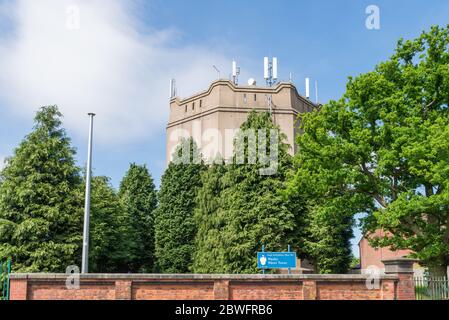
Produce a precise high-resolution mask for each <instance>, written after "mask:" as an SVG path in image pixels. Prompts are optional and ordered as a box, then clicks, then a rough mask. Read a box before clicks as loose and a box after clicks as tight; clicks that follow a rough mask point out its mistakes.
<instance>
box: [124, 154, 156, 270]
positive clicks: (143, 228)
mask: <svg viewBox="0 0 449 320" xmlns="http://www.w3.org/2000/svg"><path fill="white" fill-rule="evenodd" d="M119 195H120V199H121V201H122V204H123V207H124V208H125V210H126V212H127V215H128V216H129V218H130V219H131V221H130V222H128V223H130V230H129V231H130V232H129V233H128V238H129V239H130V241H131V243H132V245H131V248H130V249H131V252H130V255H131V261H130V269H131V271H133V272H152V271H153V267H154V211H155V209H156V206H157V193H156V187H155V186H154V182H153V178H152V177H151V175H150V173H149V171H148V169H147V167H146V166H139V165H136V164H134V163H132V164H131V165H130V168H129V170H128V172H127V173H126V175H125V177H124V178H123V180H122V182H121V184H120V191H119Z"/></svg>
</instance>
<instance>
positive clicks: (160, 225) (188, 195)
mask: <svg viewBox="0 0 449 320" xmlns="http://www.w3.org/2000/svg"><path fill="white" fill-rule="evenodd" d="M204 169H205V166H204V164H203V163H202V160H201V156H200V154H199V151H198V148H197V146H196V143H195V142H194V141H193V139H184V140H182V141H181V143H180V145H179V146H178V147H177V149H176V152H175V154H174V161H172V162H171V163H170V164H169V165H168V168H167V170H166V171H165V173H164V175H163V176H162V182H161V188H160V191H159V194H158V202H159V206H158V208H157V209H156V214H155V219H156V221H155V241H156V242H155V255H156V260H157V270H158V271H160V272H163V273H184V272H188V271H189V267H190V266H191V264H192V254H193V251H194V238H195V234H196V225H195V222H194V209H195V198H196V195H197V193H198V189H199V187H200V186H201V172H202V171H204Z"/></svg>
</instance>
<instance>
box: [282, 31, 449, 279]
mask: <svg viewBox="0 0 449 320" xmlns="http://www.w3.org/2000/svg"><path fill="white" fill-rule="evenodd" d="M448 103H449V27H445V28H442V27H432V28H431V30H430V31H428V32H423V33H422V35H421V36H420V37H419V38H417V39H415V40H409V41H403V40H400V41H399V42H398V46H397V49H396V52H395V53H394V55H393V56H392V57H391V58H390V59H389V60H388V61H386V62H384V63H381V64H380V65H378V66H377V67H376V68H375V70H374V71H372V72H369V73H366V74H362V75H360V76H358V77H356V78H350V79H349V82H348V85H347V90H346V93H345V95H344V96H343V97H342V98H341V99H340V100H338V101H331V102H330V103H329V104H327V105H325V106H323V107H322V109H321V110H320V111H319V112H314V113H312V114H307V115H304V116H303V119H302V121H303V130H304V135H302V136H300V137H299V138H298V143H299V145H300V150H301V151H300V153H299V155H298V156H297V159H296V173H295V175H294V177H293V178H292V179H291V183H290V191H291V192H292V193H293V194H294V193H297V192H299V191H298V190H300V189H301V190H305V189H306V190H310V194H309V195H310V199H311V200H310V201H308V203H309V204H310V206H312V208H313V209H314V210H316V211H317V212H319V213H320V214H319V215H318V217H320V216H321V215H322V218H320V220H321V221H327V217H328V216H331V217H334V218H335V219H337V221H338V220H340V221H342V225H344V224H346V222H345V221H346V220H347V219H349V216H352V215H354V214H356V213H366V215H367V217H366V219H364V221H363V227H364V231H365V233H366V234H367V235H370V234H373V233H374V232H375V231H376V230H377V229H382V230H384V231H385V233H384V234H385V236H384V237H374V239H373V240H372V244H373V245H375V246H382V247H384V246H391V247H392V249H411V250H413V251H414V252H415V254H414V255H413V256H415V257H417V258H419V259H421V260H422V262H423V263H424V264H426V265H428V266H429V267H430V268H431V270H433V272H434V273H442V272H443V269H445V267H446V266H447V264H448V262H449V219H448V218H449V189H448V186H449V185H448V183H449V116H448V112H449V110H448ZM338 216H341V218H340V217H338Z"/></svg>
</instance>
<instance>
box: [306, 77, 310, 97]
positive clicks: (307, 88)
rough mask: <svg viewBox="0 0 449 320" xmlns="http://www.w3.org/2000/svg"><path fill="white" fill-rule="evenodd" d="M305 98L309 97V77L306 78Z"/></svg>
mask: <svg viewBox="0 0 449 320" xmlns="http://www.w3.org/2000/svg"><path fill="white" fill-rule="evenodd" d="M306 98H307V99H309V98H310V79H309V78H306Z"/></svg>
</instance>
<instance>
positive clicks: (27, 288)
mask: <svg viewBox="0 0 449 320" xmlns="http://www.w3.org/2000/svg"><path fill="white" fill-rule="evenodd" d="M65 277H66V276H65V275H49V276H48V278H46V277H45V276H42V275H39V276H35V275H32V274H29V275H12V278H11V300H26V299H28V300H92V299H96V300H114V299H118V300H155V299H157V300H203V299H204V300H214V299H215V300H228V299H230V300H267V299H269V300H304V299H308V300H315V299H318V300H329V299H332V300H361V299H364V300H365V299H369V300H371V299H375V300H382V299H388V300H390V299H409V298H414V292H413V290H414V289H413V283H411V282H410V283H408V282H406V281H408V280H410V274H408V275H407V274H404V275H401V274H399V275H384V276H382V277H381V279H380V286H379V288H376V289H373V290H369V289H368V288H367V286H366V284H365V282H366V278H365V277H364V276H361V275H328V276H320V275H290V276H288V275H266V276H261V275H252V276H251V275H246V276H242V275H231V276H213V275H203V276H201V275H197V276H191V275H172V276H170V275H156V276H155V275H146V276H145V275H115V276H114V275H88V276H87V277H86V276H82V277H81V280H80V288H79V289H76V290H69V289H67V288H66V287H65ZM401 281H405V285H403V284H402V283H401Z"/></svg>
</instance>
